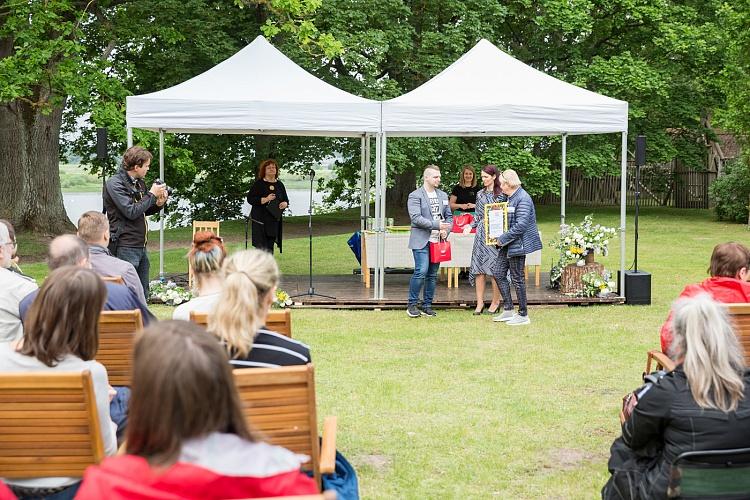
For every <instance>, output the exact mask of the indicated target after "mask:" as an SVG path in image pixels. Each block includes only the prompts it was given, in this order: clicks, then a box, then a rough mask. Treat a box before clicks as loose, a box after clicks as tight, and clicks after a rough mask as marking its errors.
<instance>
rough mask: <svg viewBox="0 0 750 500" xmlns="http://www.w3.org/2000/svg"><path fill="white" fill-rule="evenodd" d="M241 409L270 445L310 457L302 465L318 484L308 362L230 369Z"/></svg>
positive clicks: (312, 386)
mask: <svg viewBox="0 0 750 500" xmlns="http://www.w3.org/2000/svg"><path fill="white" fill-rule="evenodd" d="M234 380H235V383H236V384H237V390H238V391H239V395H240V399H241V400H242V412H243V414H244V415H245V418H246V419H247V421H248V422H249V424H250V425H251V426H252V427H253V428H254V429H256V430H258V431H260V432H261V433H262V434H263V436H264V437H265V438H266V439H267V440H268V441H269V442H270V443H272V444H275V445H278V446H283V447H284V448H287V449H288V450H291V451H293V452H295V453H301V454H304V455H307V456H309V457H311V460H310V461H309V462H307V463H306V464H303V466H302V468H303V469H305V470H312V471H313V474H314V476H315V481H316V482H317V483H318V484H320V464H319V457H320V445H319V441H318V418H317V411H316V406H315V377H314V371H313V366H312V365H309V364H308V365H305V366H286V367H281V368H243V369H237V370H234Z"/></svg>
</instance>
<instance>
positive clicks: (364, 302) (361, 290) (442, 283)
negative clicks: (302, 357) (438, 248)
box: [279, 273, 625, 309]
mask: <svg viewBox="0 0 750 500" xmlns="http://www.w3.org/2000/svg"><path fill="white" fill-rule="evenodd" d="M410 277H411V275H410V274H386V276H385V298H384V299H382V300H375V299H373V298H372V294H373V290H372V288H365V285H364V283H362V278H361V276H360V275H359V274H348V275H315V276H313V287H314V288H315V293H319V294H323V295H330V296H333V297H336V298H335V299H328V298H324V297H309V296H303V297H296V298H294V299H293V300H294V301H295V307H315V308H331V309H400V308H405V307H406V298H407V296H408V290H409V278H410ZM529 278H531V279H530V280H529V281H530V283H529V282H528V281H527V285H526V295H527V299H528V303H529V305H559V306H566V305H567V306H575V305H588V304H623V303H625V299H624V298H623V297H609V298H598V297H568V296H565V295H562V294H561V293H560V292H558V291H557V290H549V289H547V288H546V286H545V283H549V276H548V274H547V273H542V276H541V286H539V287H536V286H534V277H533V274H530V276H529ZM279 288H280V289H282V290H284V291H285V292H287V293H288V294H289V295H296V294H300V293H307V291H308V289H309V288H310V278H309V276H307V275H304V276H282V277H281V283H280V284H279ZM511 289H512V287H511ZM491 293H492V292H491V289H490V287H489V283H488V286H487V290H486V292H485V296H486V297H487V302H486V303H487V305H489V298H490V294H491ZM513 294H514V296H515V291H513ZM475 304H476V296H475V294H474V288H473V287H472V286H471V285H470V284H469V280H468V279H461V280H460V281H459V285H458V288H448V286H447V284H446V279H445V277H443V278H442V279H441V280H439V281H438V284H437V288H436V290H435V300H434V301H433V305H434V306H435V307H436V308H447V307H448V308H468V307H471V308H473V307H474V306H475Z"/></svg>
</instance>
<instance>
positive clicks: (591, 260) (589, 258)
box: [584, 250, 594, 265]
mask: <svg viewBox="0 0 750 500" xmlns="http://www.w3.org/2000/svg"><path fill="white" fill-rule="evenodd" d="M584 260H585V261H586V265H589V264H593V263H594V251H593V250H589V253H587V254H586V256H585V257H584Z"/></svg>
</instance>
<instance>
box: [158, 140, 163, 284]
mask: <svg viewBox="0 0 750 500" xmlns="http://www.w3.org/2000/svg"><path fill="white" fill-rule="evenodd" d="M159 179H161V181H162V182H164V129H159ZM159 280H161V281H164V207H162V209H161V210H160V211H159Z"/></svg>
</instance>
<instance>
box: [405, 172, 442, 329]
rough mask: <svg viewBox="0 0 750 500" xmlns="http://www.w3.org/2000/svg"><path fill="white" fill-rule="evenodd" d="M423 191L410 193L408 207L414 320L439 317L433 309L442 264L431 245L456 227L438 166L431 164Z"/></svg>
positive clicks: (409, 307)
mask: <svg viewBox="0 0 750 500" xmlns="http://www.w3.org/2000/svg"><path fill="white" fill-rule="evenodd" d="M423 179H424V183H423V185H422V187H421V188H419V189H415V190H414V191H412V192H411V193H410V194H409V201H408V203H407V208H408V210H409V218H410V219H411V232H410V233H409V248H411V251H412V254H413V255H414V274H413V275H412V277H411V280H410V281H409V301H408V305H407V308H406V314H408V315H409V317H410V318H418V317H420V316H421V315H425V316H437V314H436V313H435V311H433V310H432V298H433V297H434V295H435V283H436V282H437V273H438V269H439V268H440V264H439V263H437V264H432V263H431V262H430V242H435V243H436V242H437V241H438V240H439V238H447V237H448V231H449V230H450V229H451V227H452V226H453V214H452V213H451V208H450V204H449V203H448V195H447V194H445V192H443V191H441V190H439V189H438V186H439V185H440V169H439V168H438V167H437V166H436V165H427V167H425V169H424V175H423ZM422 287H424V295H423V297H422V306H421V307H419V292H420V290H421V289H422Z"/></svg>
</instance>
